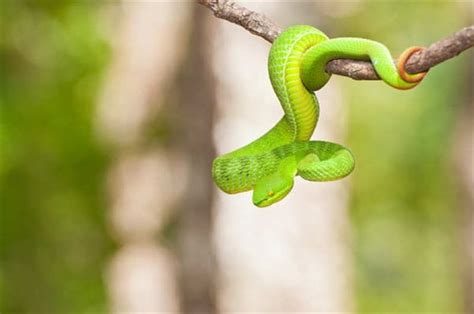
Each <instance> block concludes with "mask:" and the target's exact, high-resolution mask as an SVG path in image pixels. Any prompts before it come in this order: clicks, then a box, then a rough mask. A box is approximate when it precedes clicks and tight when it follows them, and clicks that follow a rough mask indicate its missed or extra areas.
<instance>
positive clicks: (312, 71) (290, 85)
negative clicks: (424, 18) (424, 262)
mask: <svg viewBox="0 0 474 314" xmlns="http://www.w3.org/2000/svg"><path fill="white" fill-rule="evenodd" d="M420 49H421V48H419V47H412V48H409V49H407V50H406V51H405V53H403V54H402V56H401V57H400V58H399V62H398V68H397V66H396V65H395V64H394V62H393V59H392V57H391V55H390V52H389V50H388V49H387V48H386V47H385V46H384V45H382V44H381V43H379V42H376V41H372V40H368V39H363V38H335V39H329V38H328V37H327V36H326V35H325V34H324V33H322V32H321V31H319V30H318V29H316V28H314V27H312V26H306V25H296V26H292V27H289V28H288V29H286V30H285V31H283V32H282V33H281V34H280V35H279V36H278V38H277V39H276V40H275V41H274V43H273V45H272V47H271V49H270V54H269V58H268V70H269V75H270V80H271V83H272V86H273V89H274V91H275V93H276V95H277V97H278V100H279V101H280V104H281V106H282V107H283V111H284V116H283V117H282V118H281V119H280V121H279V122H278V123H277V124H276V125H275V126H274V127H273V128H272V129H271V130H270V131H268V132H267V133H265V134H264V135H263V136H261V137H260V138H258V139H256V140H255V141H253V142H251V143H250V144H248V145H246V146H244V147H241V148H239V149H237V150H235V151H232V152H230V153H227V154H225V155H222V156H219V157H217V158H216V159H215V160H214V162H213V166H212V176H213V179H214V182H215V183H216V185H217V186H218V187H219V188H220V189H221V190H222V191H224V192H226V193H229V194H234V193H239V192H244V191H249V190H252V189H253V197H252V201H253V203H254V204H255V205H256V206H258V207H264V206H269V205H272V204H274V203H276V202H278V201H280V200H281V199H283V198H284V197H285V196H286V195H288V193H289V192H290V191H291V189H292V188H293V184H294V177H295V176H296V175H299V176H300V177H302V178H303V179H306V180H309V181H331V180H336V179H340V178H343V177H345V176H347V175H348V174H350V173H351V172H352V170H353V169H354V165H355V162H354V157H353V155H352V153H351V152H350V151H349V150H348V149H347V148H345V147H343V146H341V145H339V144H335V143H331V142H324V141H310V140H309V139H310V137H311V135H312V134H313V131H314V129H315V127H316V124H317V121H318V117H319V104H318V101H317V99H316V96H315V95H314V91H316V90H318V89H320V88H322V87H323V86H324V85H325V84H326V83H327V82H328V80H329V78H330V74H328V73H327V72H326V71H325V67H326V64H327V63H328V62H329V61H331V60H334V59H341V58H346V59H355V60H367V61H369V60H370V61H371V62H372V65H373V66H374V68H375V71H376V72H377V74H378V76H379V77H380V78H381V79H382V80H383V81H384V82H385V83H387V84H388V85H390V86H392V87H395V88H398V89H409V88H412V87H414V86H416V85H417V84H418V83H419V82H420V81H421V80H422V78H423V77H424V75H425V74H426V73H417V74H409V73H407V72H405V70H404V67H403V66H404V63H405V62H406V60H407V58H408V57H409V56H410V55H411V54H412V53H413V52H415V51H417V50H420Z"/></svg>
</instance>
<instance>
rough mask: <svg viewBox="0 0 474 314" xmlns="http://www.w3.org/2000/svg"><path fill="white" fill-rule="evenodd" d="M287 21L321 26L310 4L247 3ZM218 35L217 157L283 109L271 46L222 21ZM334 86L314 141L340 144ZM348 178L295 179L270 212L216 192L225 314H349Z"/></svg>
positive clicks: (245, 197) (324, 99)
mask: <svg viewBox="0 0 474 314" xmlns="http://www.w3.org/2000/svg"><path fill="white" fill-rule="evenodd" d="M245 6H246V7H248V8H249V9H251V10H255V11H258V12H265V14H266V15H268V16H270V17H271V18H272V19H273V20H278V21H279V23H281V25H288V24H292V23H295V21H298V23H301V24H318V25H321V21H320V20H318V23H315V21H314V19H315V18H314V15H315V11H316V12H317V10H315V9H316V8H315V6H314V4H312V3H287V4H285V3H282V2H278V3H275V4H272V3H255V2H254V3H245ZM216 30H217V34H216V36H213V40H214V43H213V46H215V47H216V49H215V57H214V68H215V73H216V76H217V80H218V81H217V90H218V113H219V114H218V119H217V121H216V130H215V139H216V144H217V145H216V146H217V150H218V151H219V154H222V153H226V152H229V151H231V150H234V149H236V148H238V147H241V146H243V145H245V144H247V143H249V142H251V141H252V140H254V139H256V138H257V137H259V136H261V135H262V134H264V133H265V132H266V131H268V130H269V129H270V128H271V127H273V125H274V124H275V123H276V122H277V121H278V120H279V119H280V118H281V116H282V114H283V111H282V109H281V106H280V104H279V103H278V100H277V98H276V96H275V94H274V92H273V90H272V88H271V84H270V80H269V78H268V73H267V56H268V52H269V49H270V45H269V44H268V43H267V42H265V41H264V40H262V39H261V38H259V37H256V36H252V35H251V34H249V33H248V32H247V31H245V30H243V29H242V28H240V27H237V26H235V25H232V24H230V23H227V22H225V21H222V20H219V23H218V25H217V26H216ZM339 95H340V93H338V90H337V85H335V84H334V83H332V84H329V85H328V86H326V87H325V89H324V90H323V91H322V92H321V93H318V98H319V100H320V103H321V118H320V121H319V124H318V126H317V128H316V132H315V134H317V136H316V137H317V138H318V139H327V140H331V141H336V142H342V143H343V142H344V140H343V137H344V134H343V133H344V132H343V130H344V118H343V117H344V114H343V111H342V105H341V103H342V101H341V99H340V96H339ZM346 184H347V179H346V180H344V181H337V182H332V183H320V184H318V183H314V182H307V181H304V180H300V179H299V178H296V179H295V187H294V189H293V191H292V192H291V193H290V194H289V195H288V196H287V197H286V198H285V199H284V200H282V201H281V202H279V203H277V204H274V205H272V206H271V207H269V208H265V209H261V208H256V207H255V206H254V205H253V204H252V201H251V193H240V194H236V195H227V194H224V193H222V192H220V191H219V192H218V197H217V204H216V223H215V241H216V249H217V258H218V263H219V270H220V273H219V274H220V276H219V281H218V286H219V289H218V296H219V303H218V305H219V309H220V310H222V311H223V312H244V311H252V312H303V311H305V312H321V313H323V312H324V313H328V312H334V311H335V312H344V313H350V312H351V311H352V308H353V305H352V278H351V262H350V259H349V256H350V254H349V241H348V240H349V237H348V232H349V224H348V217H347V204H348V202H347V201H348V191H347V185H346Z"/></svg>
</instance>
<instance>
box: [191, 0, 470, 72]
mask: <svg viewBox="0 0 474 314" xmlns="http://www.w3.org/2000/svg"><path fill="white" fill-rule="evenodd" d="M198 2H199V3H200V4H202V5H204V6H205V7H207V8H209V9H210V10H211V11H212V12H213V13H214V15H215V16H216V17H218V18H221V19H224V20H227V21H230V22H232V23H235V24H237V25H240V26H242V27H243V28H245V29H246V30H248V31H249V32H251V33H252V34H255V35H257V36H260V37H262V38H264V39H265V40H267V41H269V42H270V43H272V42H273V41H274V40H275V39H276V38H277V36H278V35H279V34H280V32H281V28H280V27H279V26H278V25H276V24H275V23H274V22H273V21H271V20H270V19H269V18H267V17H266V16H265V15H263V14H260V13H257V12H254V11H251V10H249V9H247V8H245V7H243V6H241V5H239V4H237V3H235V2H233V1H230V0H198ZM473 46H474V25H471V26H468V27H465V28H463V29H462V30H460V31H458V32H456V33H454V34H452V35H451V36H449V37H446V38H444V39H441V40H440V41H437V42H435V43H434V44H432V45H430V46H429V47H428V48H426V49H425V50H423V51H420V52H417V53H414V54H413V55H412V56H411V57H410V58H409V59H408V61H407V63H406V65H405V69H406V71H407V72H408V73H419V72H423V71H426V70H428V69H429V68H431V67H433V66H435V65H437V64H439V63H441V62H443V61H446V60H448V59H450V58H453V57H455V56H457V55H458V54H460V53H461V52H463V51H464V50H466V49H468V48H471V47H473ZM326 71H327V72H328V73H331V74H337V75H343V76H348V77H350V78H353V79H355V80H378V79H379V77H378V75H377V73H375V70H374V68H373V66H372V64H371V63H370V62H367V61H356V60H349V59H338V60H333V61H331V62H329V63H328V64H327V65H326Z"/></svg>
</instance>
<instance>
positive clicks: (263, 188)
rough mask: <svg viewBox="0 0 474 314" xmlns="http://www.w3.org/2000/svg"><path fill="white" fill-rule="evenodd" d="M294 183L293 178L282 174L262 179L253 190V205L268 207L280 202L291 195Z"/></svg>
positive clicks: (278, 173)
mask: <svg viewBox="0 0 474 314" xmlns="http://www.w3.org/2000/svg"><path fill="white" fill-rule="evenodd" d="M293 183H294V180H293V177H292V176H288V175H283V174H282V173H280V172H277V173H275V174H272V175H269V176H267V177H265V178H263V179H261V180H260V181H258V182H257V184H256V185H255V186H254V189H253V196H252V201H253V204H254V205H255V206H257V207H266V206H270V205H272V204H274V203H276V202H278V201H280V200H281V199H283V198H284V197H285V196H287V195H288V193H290V191H291V189H292V188H293Z"/></svg>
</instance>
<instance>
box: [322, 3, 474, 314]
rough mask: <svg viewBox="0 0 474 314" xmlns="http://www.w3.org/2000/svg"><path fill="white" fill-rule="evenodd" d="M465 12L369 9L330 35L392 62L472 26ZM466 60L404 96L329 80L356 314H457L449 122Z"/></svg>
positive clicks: (428, 7) (464, 90) (459, 102)
mask: <svg viewBox="0 0 474 314" xmlns="http://www.w3.org/2000/svg"><path fill="white" fill-rule="evenodd" d="M397 4H398V5H397ZM467 9H468V6H467V4H466V3H464V4H463V3H459V2H432V1H427V2H409V1H399V2H394V1H387V2H379V1H374V2H368V1H367V2H365V3H364V5H363V6H362V7H361V8H359V10H358V11H357V12H356V13H355V14H354V15H353V16H351V17H350V18H347V17H345V18H344V20H343V21H342V20H341V21H337V19H336V20H333V21H332V22H331V23H330V25H331V24H332V25H337V28H335V29H333V32H337V34H345V35H347V36H358V37H367V38H373V39H375V40H378V41H380V42H383V43H385V44H386V45H387V46H388V47H389V49H390V50H391V51H392V53H393V55H395V56H396V55H398V54H400V53H401V52H402V50H403V49H405V48H406V47H409V46H413V45H426V46H427V45H429V44H431V43H432V42H435V41H437V40H439V39H440V38H442V37H445V36H447V35H449V34H451V33H453V32H455V31H457V30H459V29H461V28H462V27H464V26H467V25H469V24H468V23H469V22H470V21H469V14H470V13H469V10H467ZM471 23H472V21H471ZM469 58H472V54H471V55H469V52H465V53H464V54H463V55H460V56H459V57H457V58H455V59H454V60H450V61H448V62H445V63H443V64H441V65H439V66H437V67H435V68H433V69H432V70H431V71H430V72H429V74H428V75H427V77H426V78H425V80H424V81H423V82H422V83H421V84H420V85H419V86H418V87H416V88H415V89H413V90H410V91H405V92H401V91H398V90H394V89H392V88H390V87H388V86H385V85H383V84H381V83H380V82H367V81H366V82H354V81H348V80H347V79H343V78H337V79H336V80H338V81H339V83H341V84H343V86H344V91H345V99H346V102H347V103H346V105H345V106H346V108H347V110H348V118H349V124H350V125H349V128H348V137H349V139H348V147H351V149H352V150H353V152H354V154H355V156H356V158H357V161H356V162H357V165H356V170H355V172H354V174H353V176H352V182H351V183H352V192H353V194H352V205H351V209H350V211H351V215H352V222H353V234H354V237H355V238H354V240H353V244H354V247H353V253H354V259H355V272H356V273H355V278H356V295H357V304H358V311H359V313H368V312H374V313H380V312H381V311H384V312H385V311H390V312H392V311H393V312H404V313H420V312H426V311H429V312H432V311H436V312H443V313H444V312H450V313H452V312H458V311H461V310H462V301H463V300H462V298H463V291H462V274H461V270H460V265H461V262H460V259H461V258H462V256H463V252H462V251H461V247H460V238H461V230H459V222H460V216H461V210H462V208H461V207H460V204H458V202H457V200H456V193H457V191H456V182H455V178H456V173H455V172H454V168H453V159H452V157H453V153H452V152H453V149H454V147H453V145H454V144H453V128H454V123H455V118H456V113H457V111H458V110H459V109H460V107H461V106H464V105H465V104H466V102H467V101H468V99H467V96H468V88H472V87H469V86H468V85H467V84H466V83H465V81H466V79H467V75H468V71H469V66H468V61H469ZM467 162H468V161H467Z"/></svg>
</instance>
